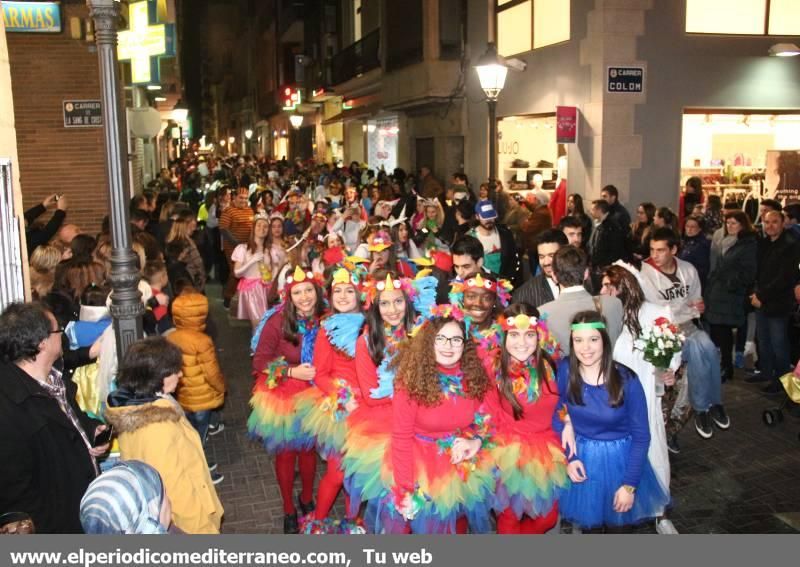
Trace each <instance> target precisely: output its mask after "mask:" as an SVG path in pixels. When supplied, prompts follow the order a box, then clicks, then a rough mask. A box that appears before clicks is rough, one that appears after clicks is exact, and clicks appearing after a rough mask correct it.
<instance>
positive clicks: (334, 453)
mask: <svg viewBox="0 0 800 567" xmlns="http://www.w3.org/2000/svg"><path fill="white" fill-rule="evenodd" d="M363 323H364V315H362V314H361V313H340V314H337V315H332V316H330V317H328V318H326V319H324V320H323V321H322V325H321V326H322V329H321V330H320V334H319V337H318V338H317V342H316V345H315V347H314V368H315V369H316V375H315V376H314V385H315V387H314V388H309V389H307V390H305V391H304V392H302V393H301V394H299V400H298V407H299V410H300V413H301V414H302V415H303V416H304V419H303V423H302V429H303V431H305V432H307V433H308V434H309V435H311V436H312V437H313V438H314V439H315V440H316V447H317V451H318V452H319V453H320V455H322V457H323V458H324V459H326V460H327V461H328V468H327V471H326V472H325V476H324V477H322V480H321V481H320V484H319V492H318V495H317V507H316V510H315V512H314V519H316V520H323V519H325V517H326V516H327V515H328V513H329V512H330V509H331V507H332V506H333V503H334V502H335V500H336V496H337V494H338V493H339V490H340V489H341V488H342V483H343V481H344V471H343V469H342V454H343V452H344V443H345V440H346V439H347V437H348V436H349V426H348V420H347V417H348V413H349V412H348V411H347V409H346V406H347V405H348V403H349V402H350V401H355V403H356V404H357V405H358V407H360V406H361V405H362V399H363V396H362V393H361V389H360V388H359V385H358V379H357V378H356V361H355V344H356V339H357V338H358V335H359V333H360V331H361V327H362V326H363ZM347 500H348V499H347V498H346V499H345V504H346V508H348V509H349V502H347Z"/></svg>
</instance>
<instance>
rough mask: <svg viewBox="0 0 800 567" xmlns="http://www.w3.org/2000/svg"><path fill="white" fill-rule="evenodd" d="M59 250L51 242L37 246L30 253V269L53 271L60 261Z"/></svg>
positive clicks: (42, 271) (44, 271) (43, 271)
mask: <svg viewBox="0 0 800 567" xmlns="http://www.w3.org/2000/svg"><path fill="white" fill-rule="evenodd" d="M61 254H62V252H61V250H59V249H58V248H57V247H55V246H53V245H52V244H43V245H41V246H37V247H36V249H35V250H34V251H33V254H31V259H30V265H31V269H33V270H36V271H37V272H41V273H55V270H56V266H58V264H59V263H60V262H61Z"/></svg>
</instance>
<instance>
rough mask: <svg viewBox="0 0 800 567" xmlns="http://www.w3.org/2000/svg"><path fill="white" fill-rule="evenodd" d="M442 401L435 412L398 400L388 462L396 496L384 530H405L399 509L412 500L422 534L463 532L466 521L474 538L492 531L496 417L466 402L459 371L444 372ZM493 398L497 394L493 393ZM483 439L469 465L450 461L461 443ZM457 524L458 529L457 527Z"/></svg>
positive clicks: (386, 510) (401, 396)
mask: <svg viewBox="0 0 800 567" xmlns="http://www.w3.org/2000/svg"><path fill="white" fill-rule="evenodd" d="M438 370H439V384H440V387H441V391H442V399H441V401H440V402H439V403H438V404H437V405H435V406H433V407H431V406H426V405H422V404H420V403H419V402H417V401H416V400H414V399H413V398H411V397H409V395H408V393H407V392H406V391H405V390H398V391H397V392H396V393H395V396H394V403H393V415H392V422H393V425H392V437H391V447H390V452H389V453H388V454H387V455H386V456H385V459H386V460H387V461H388V462H389V464H390V465H391V469H392V471H391V472H392V473H393V480H394V483H393V486H392V494H391V495H389V496H390V497H389V502H388V503H387V504H385V505H384V506H383V507H382V509H381V511H380V524H381V531H384V532H389V533H392V532H394V533H397V532H402V531H403V525H404V521H403V519H402V516H401V515H400V514H399V512H398V511H397V506H398V505H399V504H400V503H401V502H402V501H403V499H404V498H405V497H406V496H407V495H410V496H411V498H412V501H413V507H414V509H415V510H414V511H415V516H414V518H413V519H411V520H409V521H408V524H409V525H410V528H411V531H412V532H413V533H417V534H430V533H456V532H459V533H464V532H465V531H466V530H465V527H466V526H465V525H464V523H463V521H461V522H459V520H461V519H462V518H466V520H467V521H468V522H469V524H470V527H471V529H472V532H473V533H487V532H489V531H490V529H491V526H490V521H489V516H490V510H491V503H492V492H493V490H494V487H495V480H494V473H493V468H494V465H493V463H492V461H491V458H490V457H491V456H490V453H489V451H488V450H487V449H488V447H489V446H490V445H491V444H490V443H489V423H490V421H491V416H489V415H488V414H486V413H484V412H483V411H482V409H481V407H482V404H483V400H476V399H473V398H470V397H467V392H466V391H465V390H464V385H462V379H463V373H462V372H461V369H460V366H456V367H454V368H442V367H439V368H438ZM489 392H490V394H489V395H490V396H491V395H493V390H489ZM459 437H462V438H466V439H476V438H478V439H480V440H481V441H482V443H483V447H482V448H481V449H480V450H479V451H478V453H477V454H476V455H475V457H473V458H472V459H470V460H466V461H462V462H460V463H458V464H455V465H454V464H452V463H451V462H450V449H451V448H452V445H453V441H454V440H455V439H456V438H459ZM457 523H458V524H459V525H458V526H457Z"/></svg>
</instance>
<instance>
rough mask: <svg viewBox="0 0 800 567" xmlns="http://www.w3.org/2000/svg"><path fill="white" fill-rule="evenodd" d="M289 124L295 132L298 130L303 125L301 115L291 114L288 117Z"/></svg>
mask: <svg viewBox="0 0 800 567" xmlns="http://www.w3.org/2000/svg"><path fill="white" fill-rule="evenodd" d="M289 122H291V123H292V128H294V129H295V130H297V129H299V128H300V126H302V125H303V115H302V114H291V115H290V116H289Z"/></svg>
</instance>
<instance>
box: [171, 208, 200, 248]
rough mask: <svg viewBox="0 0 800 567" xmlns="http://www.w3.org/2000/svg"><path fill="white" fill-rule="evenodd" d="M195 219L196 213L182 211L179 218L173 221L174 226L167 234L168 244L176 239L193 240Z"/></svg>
mask: <svg viewBox="0 0 800 567" xmlns="http://www.w3.org/2000/svg"><path fill="white" fill-rule="evenodd" d="M193 221H195V218H194V213H192V212H191V211H182V212H181V213H180V214H179V215H178V218H177V219H175V220H174V221H172V226H171V227H170V229H169V234H168V235H167V240H166V242H167V244H169V243H170V242H174V241H176V240H189V241H190V240H192V232H193V231H192V228H191V227H192V222H193Z"/></svg>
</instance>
